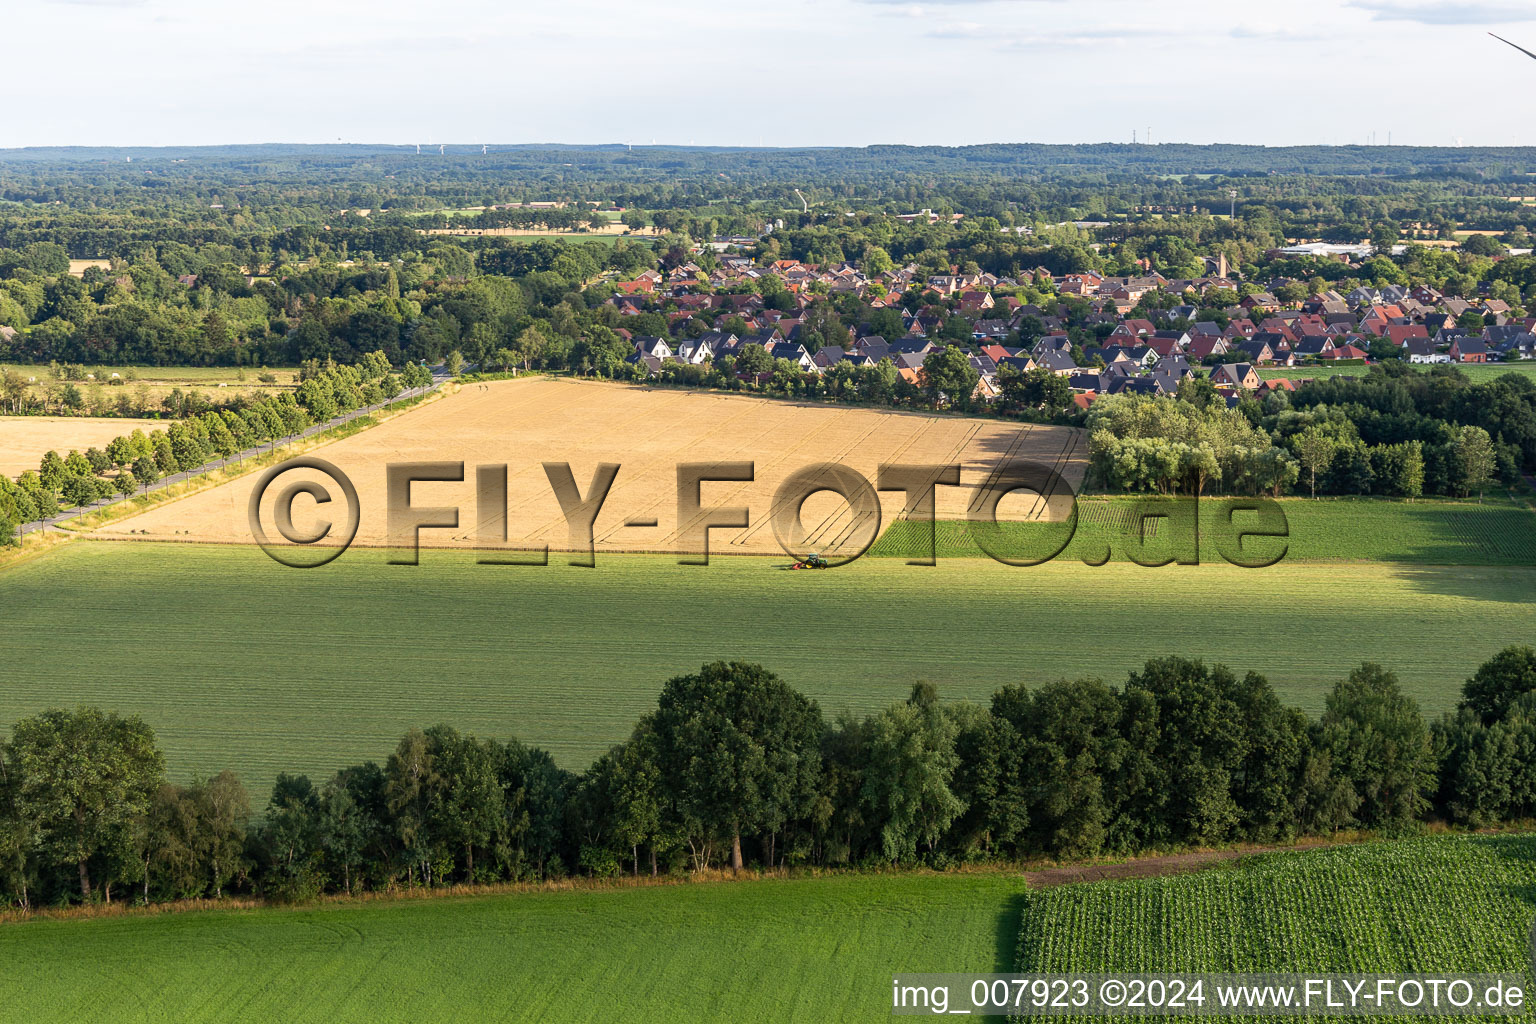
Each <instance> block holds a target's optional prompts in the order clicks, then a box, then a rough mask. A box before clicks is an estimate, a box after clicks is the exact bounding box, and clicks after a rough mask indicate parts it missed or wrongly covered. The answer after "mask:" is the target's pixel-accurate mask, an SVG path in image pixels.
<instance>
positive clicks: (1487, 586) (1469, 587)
mask: <svg viewBox="0 0 1536 1024" xmlns="http://www.w3.org/2000/svg"><path fill="white" fill-rule="evenodd" d="M1394 572H1395V573H1396V575H1397V576H1398V577H1399V578H1400V579H1402V580H1403V581H1404V582H1405V583H1406V584H1407V585H1408V586H1409V587H1410V588H1412V589H1413V590H1416V591H1419V592H1420V593H1423V594H1426V595H1438V596H1441V597H1457V598H1464V599H1471V600H1474V601H1493V602H1497V603H1500V604H1516V605H1522V604H1523V605H1536V569H1532V568H1530V567H1526V566H1512V567H1501V566H1473V565H1403V566H1394Z"/></svg>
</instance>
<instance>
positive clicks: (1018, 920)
mask: <svg viewBox="0 0 1536 1024" xmlns="http://www.w3.org/2000/svg"><path fill="white" fill-rule="evenodd" d="M1027 902H1028V898H1027V897H1026V896H1025V894H1024V893H1017V894H1015V895H1013V896H1010V897H1008V898H1007V899H1006V900H1004V901H1003V906H1002V909H1001V910H1000V911H999V912H998V915H997V921H996V923H995V928H996V931H995V933H994V939H993V950H992V973H994V974H1017V973H1018V971H1019V940H1020V939H1021V938H1022V936H1021V935H1020V932H1021V931H1022V930H1023V928H1024V906H1025V904H1026V903H1027ZM981 1019H982V1020H985V1021H995V1022H997V1024H1003V1022H1004V1021H1007V1020H1008V1018H1007V1016H1006V1015H998V1016H991V1017H982V1018H981Z"/></svg>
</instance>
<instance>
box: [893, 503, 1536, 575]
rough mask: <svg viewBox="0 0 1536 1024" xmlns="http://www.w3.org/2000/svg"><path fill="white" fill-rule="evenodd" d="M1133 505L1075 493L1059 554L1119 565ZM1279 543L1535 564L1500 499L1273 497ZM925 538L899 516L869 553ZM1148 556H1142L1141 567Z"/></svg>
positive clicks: (1207, 518)
mask: <svg viewBox="0 0 1536 1024" xmlns="http://www.w3.org/2000/svg"><path fill="white" fill-rule="evenodd" d="M1222 502H1223V499H1220V498H1210V499H1202V501H1201V503H1200V506H1199V507H1200V509H1201V511H1200V519H1201V525H1200V531H1201V532H1200V558H1201V560H1202V561H1212V562H1214V561H1220V560H1221V555H1220V552H1219V550H1218V548H1217V543H1216V538H1217V536H1218V534H1217V522H1218V520H1219V518H1220V517H1221V516H1222V515H1223V514H1224V510H1225V506H1224V505H1223V503H1222ZM1138 505H1139V501H1138V499H1135V498H1124V497H1084V498H1080V499H1079V500H1078V523H1077V529H1076V532H1075V533H1074V534H1073V537H1072V540H1071V543H1070V546H1069V547H1068V548H1067V549H1066V550H1065V552H1064V553H1063V555H1062V557H1064V558H1070V559H1081V558H1083V557H1089V556H1091V557H1092V558H1093V560H1095V561H1097V560H1099V559H1101V558H1102V557H1103V552H1104V551H1105V550H1106V549H1108V550H1110V551H1111V552H1112V555H1113V558H1114V559H1115V560H1116V561H1127V560H1128V557H1127V554H1126V544H1125V539H1124V538H1125V536H1126V531H1127V530H1129V529H1132V528H1133V526H1134V524H1135V522H1136V518H1135V515H1136V509H1137V507H1138ZM1280 507H1281V509H1282V510H1283V511H1284V513H1285V519H1286V525H1287V528H1288V530H1289V533H1290V535H1289V537H1288V538H1287V539H1286V540H1285V541H1284V545H1285V562H1284V563H1282V564H1286V563H1290V564H1294V563H1296V562H1399V563H1407V564H1418V565H1498V566H1511V565H1529V566H1536V512H1533V511H1532V510H1531V509H1530V508H1529V507H1528V506H1526V505H1525V504H1524V503H1522V502H1516V501H1512V500H1510V499H1509V498H1508V497H1503V496H1490V497H1488V498H1486V500H1485V501H1484V502H1483V503H1481V504H1478V503H1477V502H1475V501H1446V500H1441V499H1427V500H1419V501H1391V500H1385V499H1378V498H1323V499H1321V500H1317V501H1313V500H1312V499H1310V498H1285V499H1282V500H1281V501H1280ZM1255 521H1256V517H1255V516H1253V515H1252V514H1251V513H1241V512H1240V513H1237V515H1236V516H1235V517H1234V522H1235V523H1236V524H1237V525H1239V526H1240V527H1241V526H1243V525H1244V524H1248V523H1253V522H1255ZM1166 523H1167V520H1165V519H1150V520H1148V522H1147V553H1148V554H1151V555H1159V556H1163V557H1166V556H1167V555H1169V554H1172V552H1173V550H1174V548H1173V544H1172V542H1171V539H1170V537H1171V535H1172V534H1173V533H1174V530H1173V529H1172V528H1170V527H1169V526H1167V525H1165V524H1166ZM935 527H936V529H935V548H936V550H937V553H938V557H940V558H981V557H984V554H985V553H984V552H983V551H982V549H981V548H980V547H979V546H978V545H977V543H976V541H975V540H974V539H973V534H972V529H971V527H970V525H969V524H968V523H965V522H959V521H941V522H939V523H937V524H935ZM1065 529H1066V528H1065V526H1064V525H1061V524H1049V523H1040V524H1036V523H1005V524H1003V535H1004V538H1005V542H1006V545H1007V547H1006V549H1005V550H1006V552H1008V553H1010V554H1013V555H1020V556H1022V555H1029V554H1031V553H1033V554H1034V555H1035V557H1040V556H1043V555H1044V554H1046V553H1048V552H1050V551H1053V550H1055V549H1056V548H1057V547H1059V546H1060V545H1061V543H1062V541H1063V539H1064V538H1065ZM926 543H927V535H926V533H925V532H924V531H923V530H922V529H921V528H920V527H919V526H918V525H917V524H914V523H911V522H907V521H905V520H897V521H896V522H894V523H892V524H891V525H890V526H889V527H888V528H887V530H886V531H885V533H883V534H882V535H881V537H880V540H879V541H877V542H876V544H875V545H874V546H873V547H872V548H870V554H871V555H873V556H875V557H890V558H912V557H916V556H917V555H919V554H921V553H922V552H923V551H924V550H925V545H926ZM1250 544H1251V545H1252V550H1254V551H1256V552H1275V553H1278V551H1279V550H1280V544H1281V542H1280V541H1278V540H1265V539H1254V540H1253V541H1250V542H1245V543H1244V548H1245V550H1248V549H1249V545H1250ZM1151 560H1153V559H1150V558H1147V557H1145V556H1143V561H1151Z"/></svg>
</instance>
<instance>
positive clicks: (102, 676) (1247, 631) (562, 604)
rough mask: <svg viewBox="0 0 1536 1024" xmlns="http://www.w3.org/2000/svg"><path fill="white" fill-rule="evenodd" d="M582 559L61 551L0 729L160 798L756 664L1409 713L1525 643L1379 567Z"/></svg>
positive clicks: (1433, 704)
mask: <svg viewBox="0 0 1536 1024" xmlns="http://www.w3.org/2000/svg"><path fill="white" fill-rule="evenodd" d="M786 561H787V560H775V559H766V558H743V557H737V558H729V557H717V558H716V559H714V561H713V563H712V564H711V565H710V566H708V567H703V566H680V565H677V564H676V563H675V562H674V561H673V560H672V559H670V558H666V557H656V556H612V557H604V556H599V559H598V565H597V568H595V569H581V568H574V567H570V566H566V565H562V564H559V559H558V558H557V559H556V564H554V565H551V566H549V567H547V568H528V567H507V566H482V565H476V564H474V562H473V561H472V559H471V557H470V556H468V555H464V554H456V553H451V552H441V551H439V552H433V551H428V552H425V553H424V554H423V557H422V560H421V565H419V566H415V567H412V566H392V565H387V564H385V563H384V559H383V554H382V553H381V552H378V551H369V550H353V551H349V552H347V553H346V555H344V556H343V557H341V558H339V559H338V560H336V561H335V562H333V563H331V564H330V565H328V566H326V567H324V568H321V569H315V570H298V569H288V568H284V567H282V566H279V565H277V564H276V563H274V562H272V561H270V560H269V559H268V558H267V557H266V556H265V555H264V554H262V553H261V552H260V551H259V550H257V549H255V548H248V547H234V546H230V547H224V546H214V545H195V544H182V545H176V544H152V543H138V542H83V543H76V544H70V545H66V546H64V547H62V548H59V549H57V550H55V551H53V552H51V553H49V554H47V555H44V556H42V557H39V558H37V559H34V560H31V561H24V562H22V563H20V564H17V565H15V566H12V567H11V568H8V569H6V570H5V571H4V572H0V607H3V608H4V609H5V615H6V627H7V632H6V668H5V686H4V687H3V688H0V726H6V725H9V724H10V723H11V722H12V721H14V720H15V719H16V718H18V717H20V716H23V715H26V714H29V713H33V712H36V711H38V710H41V709H43V708H45V707H50V706H59V705H73V704H77V703H92V704H99V705H102V706H104V707H108V708H112V709H116V710H118V711H121V712H125V713H138V714H141V715H143V716H144V717H145V719H146V720H147V721H148V722H149V723H150V724H151V725H153V726H154V728H155V729H156V730H157V732H158V734H159V736H160V739H161V743H162V745H163V746H164V747H165V749H166V751H167V756H168V762H169V765H170V769H171V772H172V774H173V776H175V777H182V778H184V777H186V776H187V775H188V774H190V773H199V774H202V773H212V772H217V771H219V770H220V769H222V768H225V767H229V768H233V769H235V770H236V771H238V772H239V773H240V774H241V775H242V777H244V778H245V780H246V782H247V784H248V785H249V786H251V788H252V789H253V790H254V791H255V793H256V794H257V798H258V802H259V801H260V800H262V799H264V794H265V792H266V790H267V788H268V786H269V785H270V782H271V780H272V778H273V777H274V776H275V774H276V773H277V772H278V771H280V770H297V771H304V772H309V773H312V774H315V775H317V776H325V775H328V774H329V773H330V772H332V771H334V770H335V769H336V768H337V767H340V766H341V765H343V764H347V763H352V762H355V761H358V760H363V759H368V758H375V759H382V758H383V757H384V756H385V755H386V754H387V753H388V752H389V751H390V750H391V749H393V746H394V744H395V742H396V741H397V740H398V738H399V737H400V735H402V734H403V733H404V732H405V731H406V730H407V729H408V728H410V727H412V726H422V725H428V724H431V723H434V722H447V723H450V724H452V725H454V726H457V727H458V728H460V729H464V730H468V731H472V732H474V733H476V734H478V735H482V736H497V737H503V738H505V737H509V736H517V737H519V738H521V739H523V740H525V741H527V742H530V743H535V744H539V745H541V746H544V747H546V748H547V749H549V750H550V751H551V752H552V753H554V755H555V756H556V758H557V759H558V760H559V761H560V762H561V763H562V764H564V765H566V766H568V767H572V768H577V767H582V766H584V765H585V764H587V763H589V761H590V759H591V758H592V757H594V756H595V755H596V754H598V753H601V752H602V751H603V750H604V749H606V747H607V746H608V745H609V744H611V743H613V742H616V741H618V740H620V739H622V738H624V737H625V736H626V735H628V732H629V730H630V728H631V727H632V725H633V723H634V722H635V720H636V719H637V718H638V717H639V716H640V715H641V714H643V713H644V712H645V711H647V710H648V709H650V708H652V707H654V706H655V705H654V702H655V699H656V695H657V693H658V691H659V690H660V688H661V685H662V683H663V682H664V681H665V680H666V679H668V678H669V677H671V676H673V675H676V674H680V673H683V672H688V671H693V670H695V669H696V668H697V667H698V666H699V665H700V664H701V663H703V662H705V661H710V660H714V659H720V658H739V659H744V660H750V661H758V662H761V663H763V664H765V665H767V666H769V667H770V668H772V669H773V670H774V671H776V672H778V673H779V674H780V675H781V676H782V677H783V678H784V679H785V680H787V681H788V682H789V683H790V684H792V685H794V686H796V687H798V688H800V689H801V690H803V691H804V692H806V693H808V694H810V695H811V696H813V697H815V698H816V699H817V700H818V701H820V702H821V705H822V707H823V709H824V711H826V712H827V713H828V714H829V715H833V714H836V713H838V712H839V711H842V710H844V709H847V710H851V711H854V712H860V713H862V712H868V711H871V710H874V709H877V708H879V707H882V706H884V705H886V704H888V703H890V702H893V701H896V700H899V699H902V698H904V697H905V696H906V694H907V692H908V690H909V689H910V687H911V685H912V683H913V682H914V681H916V680H919V679H927V680H930V681H932V682H934V683H935V684H937V685H938V686H939V688H940V692H941V693H942V694H943V695H945V696H946V697H950V698H970V699H974V700H986V699H987V698H988V697H990V695H991V694H992V693H993V691H995V690H996V689H997V688H998V687H999V686H1001V685H1003V684H1005V683H1012V682H1020V681H1022V682H1027V683H1038V682H1043V681H1048V680H1051V679H1055V678H1059V677H1062V676H1077V675H1083V674H1098V675H1102V676H1103V677H1104V678H1106V679H1108V680H1109V681H1111V682H1116V683H1118V682H1121V681H1123V679H1124V676H1125V673H1126V671H1127V670H1129V669H1131V668H1134V667H1139V666H1140V665H1141V663H1142V662H1144V661H1145V660H1146V659H1147V658H1149V657H1154V656H1160V655H1167V654H1183V655H1190V656H1201V657H1204V658H1207V659H1210V660H1220V661H1223V662H1226V663H1228V664H1230V665H1231V666H1233V667H1234V668H1235V669H1237V670H1239V671H1243V670H1248V669H1253V670H1257V671H1260V672H1263V673H1265V674H1266V675H1267V676H1268V677H1269V678H1270V680H1271V681H1272V682H1274V684H1275V686H1276V688H1277V690H1278V691H1279V693H1280V694H1281V696H1282V697H1283V698H1284V699H1285V700H1287V701H1289V702H1291V703H1293V704H1295V705H1297V706H1300V707H1302V708H1304V709H1306V710H1308V711H1310V712H1313V713H1316V712H1318V711H1319V710H1320V709H1321V706H1322V698H1323V695H1324V693H1325V692H1326V690H1327V689H1328V688H1329V687H1331V686H1332V685H1333V684H1334V683H1335V682H1336V681H1337V680H1338V679H1340V678H1342V677H1343V676H1344V675H1345V674H1347V673H1348V671H1349V670H1350V669H1351V668H1352V667H1353V666H1354V665H1356V664H1358V663H1359V662H1360V661H1363V660H1374V661H1379V662H1382V663H1384V664H1387V665H1390V666H1392V667H1394V668H1395V669H1396V670H1397V671H1398V672H1399V674H1400V675H1401V677H1402V679H1403V681H1404V684H1405V686H1406V687H1407V689H1408V691H1409V692H1410V693H1412V694H1413V695H1414V696H1415V697H1416V698H1417V699H1418V700H1419V701H1420V702H1421V703H1422V704H1423V705H1424V708H1425V710H1426V711H1427V712H1430V713H1435V714H1438V713H1439V712H1440V711H1442V710H1445V709H1447V708H1449V707H1450V706H1452V705H1453V704H1454V703H1455V701H1456V699H1457V695H1458V692H1459V689H1460V687H1461V684H1462V682H1463V681H1464V680H1465V679H1466V678H1467V677H1468V676H1469V675H1471V673H1472V672H1473V671H1474V670H1475V669H1476V667H1477V666H1478V665H1479V664H1480V663H1481V662H1483V661H1484V660H1486V659H1487V658H1488V657H1490V656H1492V655H1493V654H1494V653H1495V652H1497V651H1498V650H1499V649H1501V648H1502V647H1504V646H1506V645H1508V644H1511V643H1528V642H1530V639H1531V623H1532V621H1533V617H1532V616H1533V611H1536V569H1532V568H1525V567H1473V566H1453V567H1434V566H1422V565H1400V564H1383V563H1371V564H1354V565H1330V564H1307V563H1296V564H1288V563H1284V562H1282V563H1281V564H1280V565H1278V566H1275V567H1273V568H1270V569H1238V568H1233V567H1230V566H1226V565H1211V564H1206V565H1200V566H1167V567H1164V568H1161V569H1147V568H1143V567H1141V566H1136V565H1126V564H1110V565H1107V566H1103V567H1100V568H1090V567H1088V566H1085V565H1082V564H1081V563H1073V562H1070V561H1058V562H1054V563H1051V564H1049V565H1045V566H1036V567H1031V568H1015V567H1010V566H1004V565H1000V564H998V563H995V562H992V561H990V560H985V561H983V560H969V561H958V560H952V561H947V562H946V561H941V562H940V564H939V565H938V566H935V567H918V566H908V565H906V564H905V563H904V562H902V561H900V560H898V559H874V558H866V559H862V560H860V561H858V562H856V563H854V564H852V565H849V566H846V567H843V568H839V569H833V570H829V571H824V572H786V571H783V570H782V568H780V567H781V566H783V565H784V564H785V563H786Z"/></svg>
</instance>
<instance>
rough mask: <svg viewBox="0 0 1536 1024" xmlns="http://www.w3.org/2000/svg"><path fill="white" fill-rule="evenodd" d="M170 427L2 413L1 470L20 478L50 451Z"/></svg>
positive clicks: (159, 422) (101, 443) (151, 422)
mask: <svg viewBox="0 0 1536 1024" xmlns="http://www.w3.org/2000/svg"><path fill="white" fill-rule="evenodd" d="M168 426H170V423H169V422H168V421H166V420H134V419H120V418H116V417H103V418H100V419H93V418H91V417H87V416H0V473H3V474H5V475H6V476H9V477H17V476H20V475H21V474H22V473H24V472H26V471H27V470H29V469H36V468H37V464H38V463H39V462H41V461H42V458H43V456H44V455H46V454H47V453H48V452H50V451H55V452H58V453H59V454H60V455H61V456H68V455H69V453H70V452H71V451H81V452H83V451H85V450H86V449H87V448H103V447H105V446H106V445H107V444H108V443H109V442H110V441H111V440H112V439H113V438H114V437H117V436H118V435H120V434H131V433H133V432H134V431H135V430H143V431H144V433H146V434H147V433H149V432H150V431H151V430H164V429H165V428H166V427H168Z"/></svg>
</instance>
